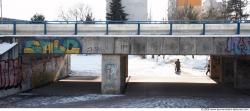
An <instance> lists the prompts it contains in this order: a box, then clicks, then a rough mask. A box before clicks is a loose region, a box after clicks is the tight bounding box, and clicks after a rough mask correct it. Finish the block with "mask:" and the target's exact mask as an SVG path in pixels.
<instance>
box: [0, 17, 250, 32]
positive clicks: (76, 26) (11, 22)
mask: <svg viewBox="0 0 250 111" xmlns="http://www.w3.org/2000/svg"><path fill="white" fill-rule="evenodd" d="M0 23H2V24H0V25H4V24H12V25H13V30H12V31H13V33H12V34H13V35H16V34H17V24H42V25H43V34H44V35H47V34H48V27H47V26H48V25H50V24H74V35H78V30H79V28H78V25H80V24H89V25H96V24H103V25H106V26H105V34H106V35H109V33H110V29H109V28H110V25H114V24H134V25H137V31H136V34H137V35H141V31H142V30H141V25H144V24H163V25H168V26H169V32H168V33H167V35H172V34H173V25H176V24H177V25H178V24H200V25H202V33H201V34H200V35H206V27H207V25H209V24H236V25H237V27H236V31H235V32H236V33H235V34H240V33H241V24H250V20H242V21H225V20H170V21H38V22H34V21H0ZM152 30H153V29H152ZM249 30H250V27H249ZM0 34H1V32H0Z"/></svg>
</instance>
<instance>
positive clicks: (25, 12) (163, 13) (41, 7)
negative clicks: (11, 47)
mask: <svg viewBox="0 0 250 111" xmlns="http://www.w3.org/2000/svg"><path fill="white" fill-rule="evenodd" d="M2 1H3V17H8V18H16V19H23V20H30V18H31V17H32V16H33V15H34V14H35V13H40V14H43V15H45V17H46V20H58V14H59V10H60V7H62V8H65V9H68V8H70V7H74V6H75V5H76V4H78V3H84V4H88V5H89V6H90V7H91V8H92V11H93V14H94V17H95V20H105V15H106V0H2ZM167 1H168V0H148V12H151V15H152V20H162V19H163V17H167V6H168V5H167Z"/></svg>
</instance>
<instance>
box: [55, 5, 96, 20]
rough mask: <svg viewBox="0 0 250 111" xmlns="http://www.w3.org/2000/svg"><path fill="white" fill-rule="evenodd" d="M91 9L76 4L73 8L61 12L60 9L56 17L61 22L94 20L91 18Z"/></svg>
mask: <svg viewBox="0 0 250 111" xmlns="http://www.w3.org/2000/svg"><path fill="white" fill-rule="evenodd" d="M92 15H93V13H92V9H91V8H90V7H89V6H88V5H86V4H83V3H80V4H77V5H75V6H74V7H72V8H70V9H68V10H63V9H62V8H61V9H60V12H59V15H58V17H59V18H60V19H62V20H65V21H69V20H75V21H86V20H88V21H90V20H92V21H93V20H94V18H93V16H92Z"/></svg>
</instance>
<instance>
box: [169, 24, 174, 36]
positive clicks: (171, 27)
mask: <svg viewBox="0 0 250 111" xmlns="http://www.w3.org/2000/svg"><path fill="white" fill-rule="evenodd" d="M172 34H173V23H170V31H169V35H172Z"/></svg>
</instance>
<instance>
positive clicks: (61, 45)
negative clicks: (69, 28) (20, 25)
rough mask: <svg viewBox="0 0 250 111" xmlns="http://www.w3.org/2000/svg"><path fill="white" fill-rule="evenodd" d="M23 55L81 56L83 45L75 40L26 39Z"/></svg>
mask: <svg viewBox="0 0 250 111" xmlns="http://www.w3.org/2000/svg"><path fill="white" fill-rule="evenodd" d="M23 53H26V54H30V53H44V54H50V53H58V54H79V53H81V44H80V42H79V41H78V40H77V39H74V38H55V39H25V40H24V46H23Z"/></svg>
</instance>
